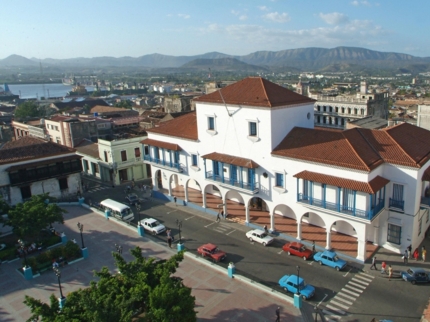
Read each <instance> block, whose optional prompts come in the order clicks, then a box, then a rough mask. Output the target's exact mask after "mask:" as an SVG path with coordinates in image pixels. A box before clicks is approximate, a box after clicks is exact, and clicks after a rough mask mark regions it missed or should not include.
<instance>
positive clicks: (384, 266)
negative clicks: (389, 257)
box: [381, 262, 387, 274]
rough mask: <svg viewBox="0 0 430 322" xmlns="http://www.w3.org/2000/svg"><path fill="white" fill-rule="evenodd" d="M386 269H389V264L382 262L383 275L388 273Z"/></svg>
mask: <svg viewBox="0 0 430 322" xmlns="http://www.w3.org/2000/svg"><path fill="white" fill-rule="evenodd" d="M386 267H387V263H385V262H382V264H381V274H387V271H386V270H385V268H386Z"/></svg>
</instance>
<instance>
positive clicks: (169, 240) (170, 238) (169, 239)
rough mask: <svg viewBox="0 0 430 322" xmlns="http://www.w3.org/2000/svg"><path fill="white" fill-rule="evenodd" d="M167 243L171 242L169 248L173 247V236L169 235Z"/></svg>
mask: <svg viewBox="0 0 430 322" xmlns="http://www.w3.org/2000/svg"><path fill="white" fill-rule="evenodd" d="M167 244H169V248H172V237H171V236H169V237H167Z"/></svg>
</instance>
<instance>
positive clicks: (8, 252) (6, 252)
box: [0, 247, 16, 261]
mask: <svg viewBox="0 0 430 322" xmlns="http://www.w3.org/2000/svg"><path fill="white" fill-rule="evenodd" d="M15 258H16V249H15V248H14V247H9V248H5V249H3V250H0V260H2V261H5V260H12V259H15Z"/></svg>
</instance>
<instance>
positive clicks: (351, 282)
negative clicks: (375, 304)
mask: <svg viewBox="0 0 430 322" xmlns="http://www.w3.org/2000/svg"><path fill="white" fill-rule="evenodd" d="M348 284H349V285H354V286H355V287H358V288H360V289H363V290H364V289H365V288H366V286H364V285H361V284H357V283H354V282H353V281H349V282H348ZM348 284H347V285H348Z"/></svg>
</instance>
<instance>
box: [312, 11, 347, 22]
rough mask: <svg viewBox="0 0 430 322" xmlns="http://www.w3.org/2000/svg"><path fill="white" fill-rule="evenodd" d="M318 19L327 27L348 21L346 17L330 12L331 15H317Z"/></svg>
mask: <svg viewBox="0 0 430 322" xmlns="http://www.w3.org/2000/svg"><path fill="white" fill-rule="evenodd" d="M319 17H320V18H321V19H322V20H324V21H325V23H328V24H329V25H339V24H343V23H347V22H348V21H349V18H348V16H347V15H345V14H343V13H339V12H332V13H322V12H321V13H320V14H319Z"/></svg>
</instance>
